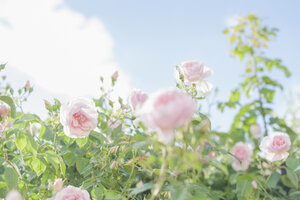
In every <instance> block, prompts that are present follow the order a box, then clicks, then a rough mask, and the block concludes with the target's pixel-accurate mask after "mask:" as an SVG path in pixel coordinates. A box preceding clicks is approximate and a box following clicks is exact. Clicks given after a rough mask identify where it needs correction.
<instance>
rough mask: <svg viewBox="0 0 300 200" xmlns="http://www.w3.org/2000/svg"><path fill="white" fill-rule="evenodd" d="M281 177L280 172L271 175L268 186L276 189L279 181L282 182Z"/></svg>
mask: <svg viewBox="0 0 300 200" xmlns="http://www.w3.org/2000/svg"><path fill="white" fill-rule="evenodd" d="M280 177H281V175H280V174H279V173H278V172H274V173H273V174H272V175H271V177H270V179H269V181H268V183H267V184H268V186H269V187H271V188H276V185H277V183H278V181H279V180H280Z"/></svg>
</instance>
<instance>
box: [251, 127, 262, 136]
mask: <svg viewBox="0 0 300 200" xmlns="http://www.w3.org/2000/svg"><path fill="white" fill-rule="evenodd" d="M250 133H251V134H252V136H253V137H254V138H260V136H261V127H260V125H258V124H253V125H251V126H250Z"/></svg>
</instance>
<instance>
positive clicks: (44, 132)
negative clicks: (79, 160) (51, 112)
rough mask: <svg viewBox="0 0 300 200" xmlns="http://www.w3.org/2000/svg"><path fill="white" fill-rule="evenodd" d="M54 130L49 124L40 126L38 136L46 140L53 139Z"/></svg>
mask: <svg viewBox="0 0 300 200" xmlns="http://www.w3.org/2000/svg"><path fill="white" fill-rule="evenodd" d="M54 134H55V133H54V132H53V130H52V128H50V127H49V126H44V125H43V126H42V127H41V131H40V135H39V137H40V138H43V139H45V140H48V141H53V140H54Z"/></svg>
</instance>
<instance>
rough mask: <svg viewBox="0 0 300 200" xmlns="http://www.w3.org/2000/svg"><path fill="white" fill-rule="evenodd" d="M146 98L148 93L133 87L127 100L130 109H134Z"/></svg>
mask: <svg viewBox="0 0 300 200" xmlns="http://www.w3.org/2000/svg"><path fill="white" fill-rule="evenodd" d="M147 99H148V95H147V94H146V93H144V92H142V91H141V90H137V89H134V90H132V92H131V94H130V96H129V98H128V102H129V104H130V106H131V108H132V110H134V111H135V110H136V109H137V107H139V106H141V105H142V104H143V103H144V102H145V101H146V100H147Z"/></svg>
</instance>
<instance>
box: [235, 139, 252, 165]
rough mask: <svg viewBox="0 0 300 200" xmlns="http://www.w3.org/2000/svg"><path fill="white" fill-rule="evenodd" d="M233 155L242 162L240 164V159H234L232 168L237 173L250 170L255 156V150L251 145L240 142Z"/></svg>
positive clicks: (236, 145)
mask: <svg viewBox="0 0 300 200" xmlns="http://www.w3.org/2000/svg"><path fill="white" fill-rule="evenodd" d="M231 153H232V154H233V155H235V156H236V157H238V158H239V159H240V160H241V161H242V162H240V161H239V160H238V159H236V158H233V162H232V168H233V169H234V170H235V171H245V170H246V169H248V167H249V165H250V163H251V161H252V159H251V157H252V154H253V150H252V148H251V146H250V145H249V144H245V143H243V142H238V143H236V144H235V145H234V147H233V148H232V150H231Z"/></svg>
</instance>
